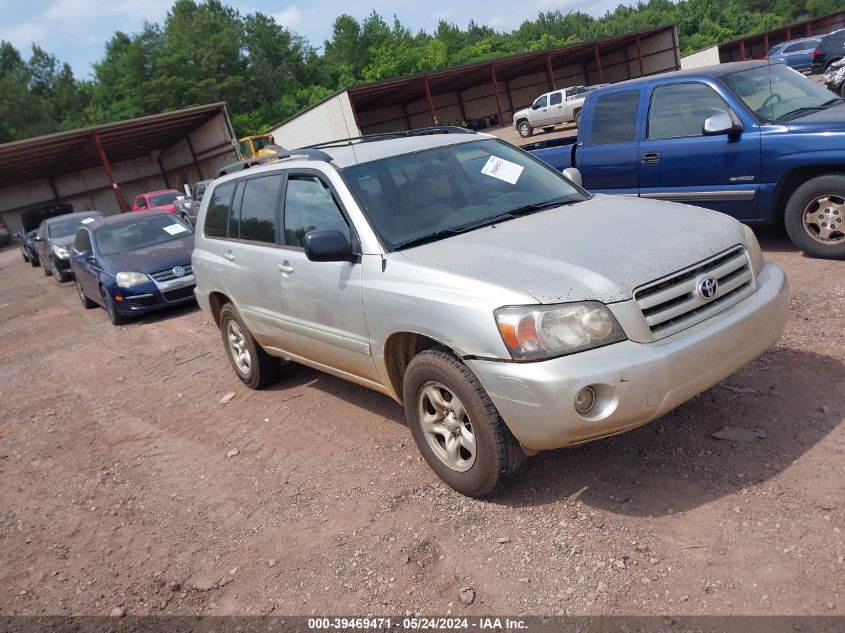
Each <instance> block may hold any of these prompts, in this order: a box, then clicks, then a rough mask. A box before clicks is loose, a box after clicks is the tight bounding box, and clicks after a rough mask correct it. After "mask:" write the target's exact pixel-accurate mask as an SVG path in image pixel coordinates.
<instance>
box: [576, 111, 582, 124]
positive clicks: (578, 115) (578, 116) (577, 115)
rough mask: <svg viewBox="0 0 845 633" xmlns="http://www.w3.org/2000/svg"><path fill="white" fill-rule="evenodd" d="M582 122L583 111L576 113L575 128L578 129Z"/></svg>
mask: <svg viewBox="0 0 845 633" xmlns="http://www.w3.org/2000/svg"><path fill="white" fill-rule="evenodd" d="M580 121H581V110H578V111H577V112H576V113H575V127H578V123H579V122H580Z"/></svg>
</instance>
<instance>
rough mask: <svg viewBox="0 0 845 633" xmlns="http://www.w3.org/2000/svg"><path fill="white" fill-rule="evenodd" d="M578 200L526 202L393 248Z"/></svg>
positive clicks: (431, 240)
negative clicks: (514, 207) (508, 209)
mask: <svg viewBox="0 0 845 633" xmlns="http://www.w3.org/2000/svg"><path fill="white" fill-rule="evenodd" d="M576 202H581V200H578V199H575V200H572V199H568V198H554V199H552V200H546V201H545V202H534V203H532V204H524V205H522V206H521V207H517V208H516V209H511V210H510V211H505V212H504V213H500V214H498V215H493V216H490V217H489V218H483V219H481V220H477V221H476V222H469V223H467V224H461V225H458V226H454V227H452V228H449V229H441V230H439V231H435V232H434V233H431V234H429V235H423V236H422V237H415V238H412V239H410V240H405V241H404V242H400V243H399V244H397V245H396V246H394V247H393V250H395V251H398V250H402V249H403V248H410V247H412V246H421V245H422V244H428V243H429V242H435V241H437V240H440V239H443V238H444V237H452V236H453V235H460V234H462V233H469V232H470V231H474V230H475V229H480V228H483V227H485V226H492V225H493V224H497V223H499V222H502V221H503V220H511V219H513V218H518V217H521V216H524V215H530V214H532V213H536V212H537V211H542V210H543V209H549V208H551V207H561V206H564V205H567V204H575V203H576Z"/></svg>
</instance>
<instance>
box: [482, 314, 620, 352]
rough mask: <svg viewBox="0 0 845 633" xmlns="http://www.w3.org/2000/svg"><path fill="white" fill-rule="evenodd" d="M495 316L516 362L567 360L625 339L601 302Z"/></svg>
mask: <svg viewBox="0 0 845 633" xmlns="http://www.w3.org/2000/svg"><path fill="white" fill-rule="evenodd" d="M494 314H495V317H496V324H497V325H498V327H499V333H500V334H501V335H502V340H503V341H504V342H505V346H506V347H507V348H508V351H509V352H510V354H511V357H512V358H513V359H514V360H538V359H544V358H554V357H555V356H565V355H566V354H574V353H575V352H583V351H584V350H588V349H593V348H595V347H601V346H603V345H610V344H611V343H618V342H619V341H624V340H625V339H626V336H625V333H624V332H623V331H622V328H621V327H619V323H617V321H616V319H615V318H614V317H613V314H611V312H610V310H608V309H607V307H606V306H605V305H604V304H602V303H599V302H598V301H585V302H583V303H566V304H562V305H552V306H540V305H536V306H515V307H506V308H499V309H498V310H496V311H495V312H494Z"/></svg>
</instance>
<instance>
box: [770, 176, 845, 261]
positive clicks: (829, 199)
mask: <svg viewBox="0 0 845 633" xmlns="http://www.w3.org/2000/svg"><path fill="white" fill-rule="evenodd" d="M783 220H784V224H785V225H786V232H787V233H788V234H789V238H790V239H791V240H792V242H793V243H794V244H795V245H796V246H797V247H798V248H800V249H801V250H802V251H804V252H805V253H806V254H807V255H810V256H811V257H819V258H823V259H843V258H845V176H840V175H837V174H828V175H826V176H818V177H816V178H813V179H811V180H808V181H807V182H805V183H804V184H803V185H801V186H800V187H798V188H797V189H796V190H795V192H794V193H793V194H792V196H791V197H790V198H789V201H788V202H787V203H786V209H785V211H784V218H783Z"/></svg>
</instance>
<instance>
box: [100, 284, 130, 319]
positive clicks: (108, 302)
mask: <svg viewBox="0 0 845 633" xmlns="http://www.w3.org/2000/svg"><path fill="white" fill-rule="evenodd" d="M100 297H102V299H103V307H104V308H105V309H106V314H107V315H108V316H109V321H111V324H112V325H123V324H124V323H126V317H125V316H123V315H122V314H120V312H118V311H117V306H116V305H115V304H114V299H112V296H111V295H110V294H109V291H108V290H106V289H105V288H104V287H103V286H100Z"/></svg>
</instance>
